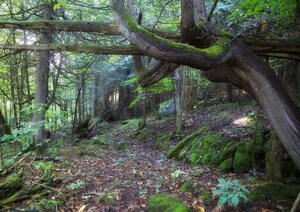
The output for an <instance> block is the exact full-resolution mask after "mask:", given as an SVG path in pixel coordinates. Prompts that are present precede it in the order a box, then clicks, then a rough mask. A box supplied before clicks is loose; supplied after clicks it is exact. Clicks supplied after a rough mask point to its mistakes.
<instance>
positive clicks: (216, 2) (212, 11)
mask: <svg viewBox="0 0 300 212" xmlns="http://www.w3.org/2000/svg"><path fill="white" fill-rule="evenodd" d="M218 2H219V0H215V1H214V4H213V6H212V8H211V10H210V11H209V14H208V17H207V22H210V20H211V18H212V15H213V13H214V11H215V9H216V7H217V5H218Z"/></svg>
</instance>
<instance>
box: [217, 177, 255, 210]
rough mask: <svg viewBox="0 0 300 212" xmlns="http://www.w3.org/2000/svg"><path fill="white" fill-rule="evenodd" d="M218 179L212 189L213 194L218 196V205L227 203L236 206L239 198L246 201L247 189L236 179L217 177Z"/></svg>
mask: <svg viewBox="0 0 300 212" xmlns="http://www.w3.org/2000/svg"><path fill="white" fill-rule="evenodd" d="M218 181H219V184H218V185H217V188H216V189H214V190H213V196H214V197H215V196H219V200H218V205H220V206H222V205H224V204H225V203H227V204H229V205H233V206H234V207H236V206H237V205H238V204H239V203H240V201H241V200H244V201H248V198H247V196H246V194H247V193H249V190H248V189H247V188H246V187H245V186H244V185H242V184H240V182H239V181H238V180H225V179H223V178H219V179H218Z"/></svg>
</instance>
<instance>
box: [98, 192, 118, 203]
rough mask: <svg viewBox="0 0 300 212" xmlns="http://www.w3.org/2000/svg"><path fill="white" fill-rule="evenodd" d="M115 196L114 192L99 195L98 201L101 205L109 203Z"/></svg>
mask: <svg viewBox="0 0 300 212" xmlns="http://www.w3.org/2000/svg"><path fill="white" fill-rule="evenodd" d="M116 196H117V194H116V193H115V192H109V193H99V194H98V200H99V201H100V202H103V203H111V202H113V201H114V200H115V199H116Z"/></svg>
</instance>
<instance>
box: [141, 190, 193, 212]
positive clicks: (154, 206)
mask: <svg viewBox="0 0 300 212" xmlns="http://www.w3.org/2000/svg"><path fill="white" fill-rule="evenodd" d="M147 211H148V212H158V211H159V212H190V211H191V210H190V209H189V208H188V207H186V206H185V205H184V204H183V203H182V202H181V201H180V200H179V199H178V198H176V197H173V196H170V195H166V194H159V195H154V196H152V197H150V199H149V201H148V206H147Z"/></svg>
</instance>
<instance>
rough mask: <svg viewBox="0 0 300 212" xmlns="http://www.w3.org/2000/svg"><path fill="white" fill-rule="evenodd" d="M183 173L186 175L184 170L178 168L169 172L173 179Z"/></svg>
mask: <svg viewBox="0 0 300 212" xmlns="http://www.w3.org/2000/svg"><path fill="white" fill-rule="evenodd" d="M184 175H186V173H185V172H184V171H181V170H179V169H178V170H176V171H174V172H173V173H171V177H172V178H173V179H177V178H179V177H181V176H184Z"/></svg>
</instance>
